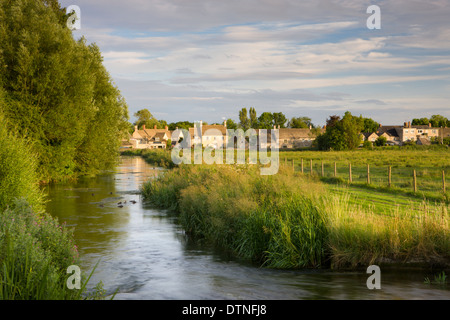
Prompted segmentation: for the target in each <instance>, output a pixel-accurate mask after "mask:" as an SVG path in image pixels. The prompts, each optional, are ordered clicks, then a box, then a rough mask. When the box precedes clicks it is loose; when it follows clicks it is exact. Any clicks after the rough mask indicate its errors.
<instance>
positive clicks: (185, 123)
mask: <svg viewBox="0 0 450 320" xmlns="http://www.w3.org/2000/svg"><path fill="white" fill-rule="evenodd" d="M168 127H169V130H171V131H173V130H176V129H177V128H178V129H186V130H189V128H193V127H194V123H193V122H189V121H178V122H172V123H170V124H169V125H168Z"/></svg>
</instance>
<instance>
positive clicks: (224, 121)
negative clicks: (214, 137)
mask: <svg viewBox="0 0 450 320" xmlns="http://www.w3.org/2000/svg"><path fill="white" fill-rule="evenodd" d="M223 126H224V127H225V128H226V127H227V120H223Z"/></svg>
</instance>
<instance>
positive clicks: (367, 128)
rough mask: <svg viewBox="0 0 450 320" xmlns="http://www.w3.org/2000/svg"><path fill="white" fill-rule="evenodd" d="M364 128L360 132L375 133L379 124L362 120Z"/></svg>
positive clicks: (367, 119)
mask: <svg viewBox="0 0 450 320" xmlns="http://www.w3.org/2000/svg"><path fill="white" fill-rule="evenodd" d="M363 121H364V126H363V129H362V132H369V133H372V132H377V131H378V129H379V127H380V124H379V123H378V122H376V121H375V120H373V119H371V118H363Z"/></svg>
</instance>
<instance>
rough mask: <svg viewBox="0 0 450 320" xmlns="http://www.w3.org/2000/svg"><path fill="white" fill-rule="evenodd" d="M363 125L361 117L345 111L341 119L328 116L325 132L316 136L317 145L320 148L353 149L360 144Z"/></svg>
mask: <svg viewBox="0 0 450 320" xmlns="http://www.w3.org/2000/svg"><path fill="white" fill-rule="evenodd" d="M363 126H364V122H363V119H362V117H354V116H352V114H351V113H350V112H349V111H347V112H345V115H344V117H343V118H342V119H341V118H340V117H339V116H336V115H335V116H330V118H329V119H327V128H326V131H325V133H323V134H321V135H319V137H318V141H317V143H318V147H319V149H321V150H329V149H333V150H338V151H339V150H353V149H356V148H357V147H358V146H359V145H360V144H361V136H360V133H361V130H362V128H363Z"/></svg>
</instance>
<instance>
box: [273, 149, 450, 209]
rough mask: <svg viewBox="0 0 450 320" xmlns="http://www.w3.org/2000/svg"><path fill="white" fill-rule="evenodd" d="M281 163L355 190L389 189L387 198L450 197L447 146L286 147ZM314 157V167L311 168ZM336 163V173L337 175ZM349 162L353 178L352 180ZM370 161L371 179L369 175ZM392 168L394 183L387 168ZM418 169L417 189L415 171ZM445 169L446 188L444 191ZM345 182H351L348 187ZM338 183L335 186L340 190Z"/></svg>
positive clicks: (449, 166)
mask: <svg viewBox="0 0 450 320" xmlns="http://www.w3.org/2000/svg"><path fill="white" fill-rule="evenodd" d="M280 161H281V163H282V165H286V166H290V167H291V168H292V170H295V172H301V171H302V165H301V163H302V161H303V173H304V174H306V175H310V174H311V172H312V174H313V175H315V176H319V177H321V179H322V181H324V182H331V183H332V184H339V185H340V186H345V187H346V188H347V189H348V190H350V191H356V193H358V194H360V193H368V194H374V193H378V194H380V193H386V194H387V195H386V196H385V197H386V198H391V199H392V198H396V199H397V198H398V199H402V198H403V197H402V196H407V197H409V198H410V199H412V200H413V201H415V200H417V199H420V200H423V199H426V200H429V201H438V202H440V201H446V202H447V203H448V202H449V199H450V150H448V149H447V148H423V149H419V148H414V149H400V148H396V149H382V148H380V149H375V150H355V151H346V152H345V151H339V152H338V151H334V152H333V151H328V152H327V151H324V152H320V151H285V152H280ZM311 161H312V171H311ZM322 164H323V175H322ZM335 164H336V176H335V170H334V168H335ZM350 165H351V171H352V182H351V184H350ZM368 165H369V172H370V183H368V179H367V176H368V174H367V171H368V167H367V166H368ZM389 167H390V168H391V185H390V186H389V179H388V170H389ZM414 170H415V172H416V191H414V179H413V172H414ZM443 172H444V177H445V182H446V191H445V193H444V192H443ZM346 185H351V187H347V186H346ZM338 189H339V188H336V187H335V186H334V187H333V188H332V190H338Z"/></svg>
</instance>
